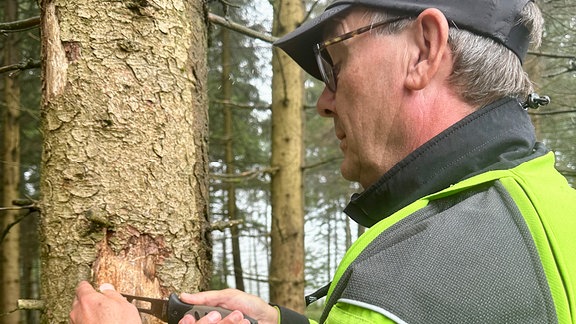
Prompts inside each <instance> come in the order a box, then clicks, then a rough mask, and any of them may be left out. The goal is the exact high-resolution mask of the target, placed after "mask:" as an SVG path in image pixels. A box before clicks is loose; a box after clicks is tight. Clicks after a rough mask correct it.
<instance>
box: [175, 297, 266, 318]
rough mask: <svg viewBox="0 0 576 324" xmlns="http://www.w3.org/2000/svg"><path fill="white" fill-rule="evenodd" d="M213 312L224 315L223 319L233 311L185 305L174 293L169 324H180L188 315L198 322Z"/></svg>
mask: <svg viewBox="0 0 576 324" xmlns="http://www.w3.org/2000/svg"><path fill="white" fill-rule="evenodd" d="M211 311H217V312H219V313H220V315H222V318H224V317H226V316H228V314H230V313H232V311H231V310H229V309H226V308H222V307H214V306H205V305H192V304H188V303H185V302H183V301H181V300H180V299H179V298H178V296H176V294H174V293H172V294H170V297H169V298H168V324H178V322H179V321H180V320H181V319H182V317H184V315H186V314H191V315H192V316H194V318H195V319H196V320H199V319H200V318H202V317H204V316H206V315H207V314H208V313H210V312H211ZM244 318H245V319H247V320H248V321H250V323H252V324H258V321H256V320H255V319H253V318H251V317H249V316H246V315H244Z"/></svg>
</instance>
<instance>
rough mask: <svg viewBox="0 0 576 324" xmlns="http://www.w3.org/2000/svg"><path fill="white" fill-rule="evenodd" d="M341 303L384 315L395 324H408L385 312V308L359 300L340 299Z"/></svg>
mask: <svg viewBox="0 0 576 324" xmlns="http://www.w3.org/2000/svg"><path fill="white" fill-rule="evenodd" d="M338 302H339V303H345V304H350V305H354V306H358V307H362V308H366V309H369V310H371V311H373V312H376V313H379V314H381V315H384V316H386V317H388V318H389V319H391V320H393V321H394V322H396V323H397V324H407V323H406V322H404V321H403V320H402V319H400V317H398V316H396V315H394V314H392V313H390V312H389V311H387V310H385V309H384V308H381V307H378V306H375V305H371V304H368V303H364V302H361V301H357V300H352V299H348V298H340V299H338Z"/></svg>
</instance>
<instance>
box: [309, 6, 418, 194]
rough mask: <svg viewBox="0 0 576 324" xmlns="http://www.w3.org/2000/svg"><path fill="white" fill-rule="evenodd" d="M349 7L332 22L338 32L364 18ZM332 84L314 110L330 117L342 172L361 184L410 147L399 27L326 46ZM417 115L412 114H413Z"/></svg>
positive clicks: (409, 117) (361, 22)
mask: <svg viewBox="0 0 576 324" xmlns="http://www.w3.org/2000/svg"><path fill="white" fill-rule="evenodd" d="M369 23H370V22H369V21H366V20H365V19H363V18H362V15H360V14H359V13H351V14H350V15H349V16H347V17H346V18H345V19H344V20H342V21H341V23H340V24H338V26H337V27H336V28H335V30H334V32H333V33H332V34H334V35H338V34H343V33H345V32H348V31H350V30H353V29H356V28H359V27H362V26H365V25H367V24H369ZM328 51H329V53H330V56H331V58H332V61H333V64H334V67H335V71H336V72H337V74H338V77H337V78H338V79H337V80H338V87H337V90H336V92H335V93H333V92H331V91H329V90H328V89H325V90H324V92H323V93H322V95H321V97H320V98H319V100H318V112H319V113H320V114H321V115H322V116H325V117H332V118H333V119H334V126H335V133H336V136H337V137H338V139H339V140H340V149H341V150H342V152H343V154H344V161H343V162H342V165H341V171H342V175H343V176H344V177H345V178H346V179H348V180H351V181H357V182H359V183H360V184H362V186H364V187H367V186H369V185H371V184H372V183H374V181H376V180H377V179H378V178H379V177H381V176H382V174H383V173H385V172H386V171H387V170H389V169H390V168H391V167H392V166H393V165H394V164H396V163H397V162H398V161H400V160H401V159H402V158H404V157H405V156H406V155H407V154H408V153H410V152H411V151H412V150H413V149H414V148H415V147H414V144H413V143H414V142H415V140H414V139H413V136H412V134H413V133H414V132H412V130H413V127H418V125H414V123H413V122H414V116H412V114H413V110H410V109H405V107H403V101H402V98H403V96H404V95H405V91H406V90H405V89H404V86H403V83H404V82H403V77H405V75H406V73H405V69H406V65H407V62H406V60H407V58H406V55H404V54H405V52H406V36H405V33H404V32H402V33H399V34H394V35H386V34H384V35H376V34H375V31H371V32H367V33H365V34H363V35H359V36H357V37H354V38H351V39H349V40H346V41H344V42H341V43H338V44H335V45H333V46H330V47H329V48H328ZM417 119H418V118H416V120H417Z"/></svg>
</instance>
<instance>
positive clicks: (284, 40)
mask: <svg viewBox="0 0 576 324" xmlns="http://www.w3.org/2000/svg"><path fill="white" fill-rule="evenodd" d="M350 7H351V4H340V5H337V6H335V7H332V8H328V9H327V10H326V11H324V12H323V13H322V14H321V15H320V16H318V17H316V18H314V19H312V20H309V21H307V22H305V23H304V24H303V25H301V26H300V27H298V28H296V29H294V31H292V32H290V33H288V34H286V35H284V36H283V37H281V38H280V39H278V40H277V41H275V42H274V46H278V47H280V48H281V49H282V50H283V51H284V52H286V54H288V55H289V56H290V57H291V58H292V59H293V60H294V61H296V63H298V65H300V67H302V69H304V71H306V72H308V73H309V74H310V75H312V76H313V77H315V78H316V79H318V80H322V76H321V75H320V70H319V69H318V65H317V64H316V59H315V57H314V45H315V44H318V43H320V42H321V41H323V36H324V27H325V26H326V23H328V22H330V21H331V20H332V18H334V17H336V16H338V15H340V14H342V13H343V12H344V11H346V10H347V9H349V8H350Z"/></svg>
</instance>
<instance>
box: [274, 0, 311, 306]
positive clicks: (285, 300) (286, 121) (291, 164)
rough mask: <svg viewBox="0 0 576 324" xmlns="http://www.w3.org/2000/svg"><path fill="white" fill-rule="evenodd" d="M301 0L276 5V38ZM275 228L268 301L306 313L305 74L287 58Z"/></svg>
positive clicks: (282, 74) (280, 65) (277, 93)
mask: <svg viewBox="0 0 576 324" xmlns="http://www.w3.org/2000/svg"><path fill="white" fill-rule="evenodd" d="M303 16H304V15H303V4H302V2H301V1H300V0H277V1H276V3H275V6H274V26H273V34H274V35H275V36H281V35H283V34H285V33H287V32H289V31H291V30H293V29H294V28H296V26H297V25H299V24H300V23H301V22H302V19H303ZM272 67H273V72H274V74H273V78H272V161H271V164H272V167H273V168H276V169H277V171H276V172H275V173H274V174H273V176H272V194H271V195H272V228H271V247H272V256H271V260H270V301H271V302H273V303H277V304H280V305H283V306H286V307H289V308H292V309H294V310H296V311H300V312H303V311H304V298H303V296H304V207H303V193H302V192H303V190H302V163H303V154H302V152H303V141H302V129H303V125H302V123H303V118H302V112H303V92H304V87H303V74H302V71H301V69H300V68H299V67H298V66H297V65H296V63H294V61H292V60H291V59H290V58H289V57H288V56H287V55H286V54H285V53H283V52H281V51H280V50H278V49H275V50H274V55H273V58H272Z"/></svg>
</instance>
